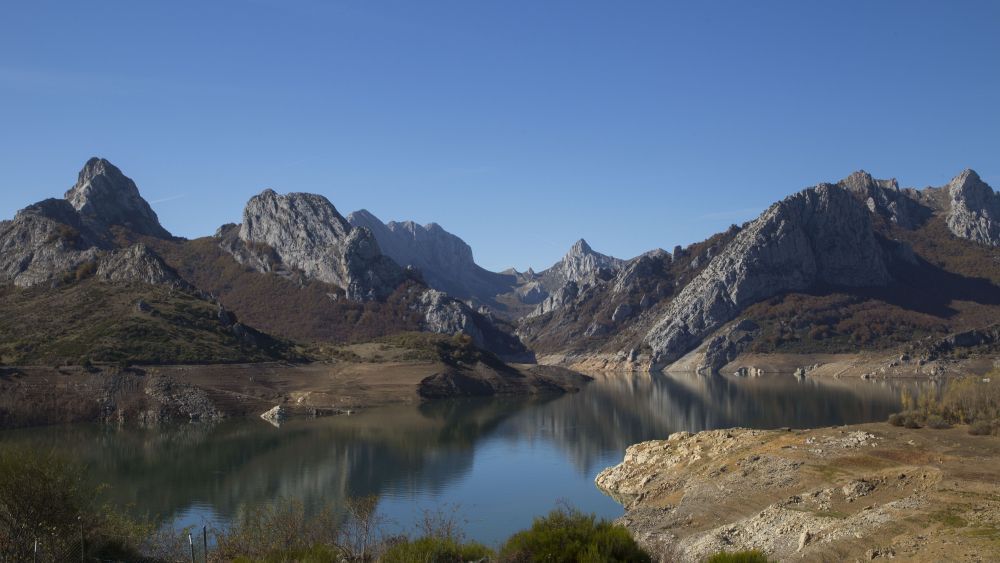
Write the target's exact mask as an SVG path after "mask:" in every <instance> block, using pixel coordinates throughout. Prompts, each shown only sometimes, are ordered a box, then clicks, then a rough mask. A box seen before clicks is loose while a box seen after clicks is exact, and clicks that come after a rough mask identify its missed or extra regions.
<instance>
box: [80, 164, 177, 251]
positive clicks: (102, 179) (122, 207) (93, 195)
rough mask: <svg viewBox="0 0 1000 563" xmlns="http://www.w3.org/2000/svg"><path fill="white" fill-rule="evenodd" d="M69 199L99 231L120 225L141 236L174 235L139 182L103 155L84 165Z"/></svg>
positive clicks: (81, 214) (91, 225)
mask: <svg viewBox="0 0 1000 563" xmlns="http://www.w3.org/2000/svg"><path fill="white" fill-rule="evenodd" d="M65 199H66V201H68V202H69V203H70V205H72V206H73V208H74V209H76V211H77V212H78V213H79V215H80V218H81V219H82V220H83V222H84V223H86V224H87V225H88V226H90V227H91V228H92V229H94V230H95V231H104V230H106V229H107V228H108V227H111V226H115V225H117V226H121V227H125V228H126V229H128V230H129V231H132V232H133V233H136V234H140V235H149V236H154V237H161V238H168V237H170V233H169V232H167V230H166V229H164V228H163V227H162V226H161V225H160V221H159V219H158V218H157V217H156V213H154V212H153V209H152V208H151V207H150V206H149V204H148V203H147V202H146V200H145V199H143V198H142V196H141V195H139V188H138V187H136V185H135V182H133V181H132V180H131V178H128V177H127V176H125V175H124V174H122V171H121V170H119V169H118V168H117V167H116V166H115V165H113V164H111V163H110V162H108V161H107V160H105V159H103V158H97V157H94V158H91V159H90V160H88V161H87V163H86V164H84V166H83V170H80V174H79V175H78V177H77V181H76V184H75V185H74V186H73V187H72V188H70V189H69V191H67V192H66V195H65Z"/></svg>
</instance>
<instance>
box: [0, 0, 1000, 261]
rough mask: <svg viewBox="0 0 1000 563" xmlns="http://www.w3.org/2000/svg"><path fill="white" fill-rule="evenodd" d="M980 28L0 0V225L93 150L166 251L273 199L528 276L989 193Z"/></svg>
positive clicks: (498, 5)
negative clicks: (862, 191)
mask: <svg viewBox="0 0 1000 563" xmlns="http://www.w3.org/2000/svg"><path fill="white" fill-rule="evenodd" d="M998 30H1000V2H985V1H984V2H964V1H956V2H933V3H932V2H916V1H910V0H906V1H899V2H887V1H879V2H872V1H863V2H812V1H809V2H802V1H790V2H746V1H739V2H659V1H657V2H638V1H636V2H610V1H607V2H583V1H566V2H554V1H553V2H548V1H541V2H539V1H534V0H532V1H492V2H486V1H475V2H469V1H466V0H462V1H454V2H436V1H430V0H428V1H423V0H421V1H419V2H415V1H409V0H408V1H400V2H381V1H360V0H359V1H354V2H326V1H284V0H256V1H241V2H235V1H231V2H223V1H212V2H202V1H199V2H184V1H176V0H175V1H152V0H149V1H142V2H136V1H134V0H128V1H124V0H91V1H86V2H81V1H79V0H73V1H66V2H46V1H41V0H39V1H32V2H11V3H8V4H7V5H5V6H4V9H3V15H2V17H0V169H2V171H3V175H2V179H0V217H3V218H8V217H11V216H13V214H14V213H15V211H16V210H17V209H19V208H21V207H23V206H25V205H26V204H28V203H31V202H34V201H36V200H39V199H42V198H45V197H50V196H61V195H62V193H63V191H64V190H65V189H67V188H68V187H69V186H70V185H71V184H72V183H73V181H74V180H75V177H76V172H77V170H78V169H79V168H80V167H81V166H82V164H83V162H84V161H85V160H86V159H87V158H88V157H90V156H92V155H100V156H104V157H106V158H108V159H110V160H111V161H112V162H114V163H116V164H117V165H119V166H120V167H121V168H122V169H123V170H124V171H125V173H126V174H128V175H129V176H131V177H132V178H134V179H135V180H136V182H137V183H138V184H139V187H140V189H141V190H142V192H143V194H144V195H145V196H146V197H147V199H149V200H150V201H151V202H154V208H155V209H156V211H157V213H158V214H159V215H160V218H161V221H162V222H163V224H164V226H166V227H167V228H168V229H169V230H170V231H171V232H173V233H174V234H177V235H181V236H186V237H197V236H204V235H208V234H211V233H212V232H214V230H215V228H216V227H217V226H218V225H220V224H222V223H225V222H237V221H239V218H240V214H241V210H242V207H243V204H244V203H245V202H246V200H247V199H248V198H249V197H250V196H251V195H253V194H255V193H257V192H259V191H260V190H262V189H263V188H266V187H273V188H274V189H276V190H278V191H282V192H284V191H309V192H316V193H321V194H324V195H326V196H327V197H329V198H330V200H331V201H333V202H334V204H335V205H336V206H337V208H338V209H339V210H340V211H341V212H342V213H344V214H346V213H348V212H350V211H353V210H355V209H358V208H367V209H369V210H371V211H372V212H374V213H375V214H376V215H378V216H379V217H381V218H382V219H383V220H389V219H397V220H403V219H413V220H416V221H419V222H429V221H436V222H438V223H440V224H441V225H443V226H444V227H445V228H446V229H448V230H451V231H452V232H454V233H456V234H458V235H460V236H461V237H463V238H464V239H465V240H466V241H467V242H469V244H471V245H472V247H473V249H474V252H475V254H476V258H477V260H478V261H479V262H480V263H481V264H482V265H483V266H485V267H488V268H492V269H502V268H505V267H508V266H517V267H518V268H520V269H524V268H526V267H527V266H529V265H530V266H534V267H535V268H536V269H538V268H542V267H545V266H548V265H549V264H551V263H552V262H554V261H555V260H557V259H558V258H559V257H560V256H561V255H562V254H563V253H564V252H565V251H566V249H568V247H569V246H570V245H571V244H572V243H573V241H574V240H576V239H577V238H580V237H584V238H586V239H587V240H588V241H589V242H590V243H591V245H592V246H593V247H594V248H595V249H597V250H600V251H603V252H607V253H610V254H614V255H617V256H621V257H629V256H633V255H636V254H638V253H640V252H643V251H645V250H648V249H651V248H655V247H664V248H667V249H670V248H671V247H673V245H675V244H687V243H690V242H693V241H697V240H701V239H703V238H704V237H706V236H707V235H710V234H711V233H713V232H716V231H718V230H720V229H723V228H725V227H726V226H728V225H729V224H730V223H733V222H742V221H744V220H747V219H750V218H752V217H754V216H756V215H757V213H759V212H760V211H761V210H762V209H764V208H765V207H766V206H767V205H768V204H769V203H771V202H772V201H774V200H777V199H779V198H781V197H783V196H785V195H787V194H789V193H791V192H793V191H796V190H798V189H800V188H803V187H806V186H809V185H813V184H815V183H817V182H820V181H833V180H837V179H839V178H842V177H844V176H846V175H847V174H849V173H850V172H851V171H853V170H856V169H859V168H864V169H866V170H869V171H870V172H872V173H873V174H875V175H876V176H879V177H896V178H898V179H899V181H900V182H901V183H902V184H903V185H910V186H918V187H922V186H926V185H940V184H943V183H945V182H947V181H948V179H950V178H951V177H952V176H953V175H955V174H957V173H958V172H959V171H960V170H962V169H963V168H966V167H972V168H975V169H976V170H978V171H979V173H980V175H982V176H983V178H984V179H985V180H986V181H987V182H989V183H990V184H991V185H993V186H994V187H995V188H1000V141H998V132H1000V33H998Z"/></svg>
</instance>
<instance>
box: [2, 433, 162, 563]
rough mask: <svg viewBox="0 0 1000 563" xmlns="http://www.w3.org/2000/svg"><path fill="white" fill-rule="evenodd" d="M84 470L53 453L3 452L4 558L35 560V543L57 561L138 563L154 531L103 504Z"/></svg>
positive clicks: (16, 449) (7, 450)
mask: <svg viewBox="0 0 1000 563" xmlns="http://www.w3.org/2000/svg"><path fill="white" fill-rule="evenodd" d="M83 476H84V471H83V468H82V467H79V466H77V465H76V464H74V463H71V462H69V461H68V460H65V459H62V458H60V457H58V456H56V455H54V454H52V453H42V452H38V451H35V450H32V449H22V448H14V447H4V448H0V560H4V561H10V560H13V561H29V560H31V559H32V551H33V548H34V542H35V540H38V541H39V543H40V544H41V545H43V546H45V548H46V550H47V553H48V554H49V555H50V556H53V557H55V558H61V555H69V554H79V553H80V537H81V535H82V536H83V538H84V546H85V548H84V555H85V556H86V557H87V558H88V559H91V558H100V559H116V560H120V559H129V560H132V559H135V558H136V556H137V554H138V546H139V545H140V544H142V543H143V542H144V541H145V540H146V539H147V538H148V537H149V535H150V533H151V531H152V528H151V527H149V526H145V525H142V524H139V523H136V522H133V521H132V520H130V519H128V518H126V517H124V516H122V515H120V514H119V513H116V512H114V511H112V510H110V509H109V508H108V507H106V506H104V505H102V504H100V503H99V494H98V493H99V491H100V489H99V488H98V487H96V486H93V485H91V484H89V483H88V482H87V481H86V480H85V479H84V477H83Z"/></svg>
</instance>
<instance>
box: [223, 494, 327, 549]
mask: <svg viewBox="0 0 1000 563" xmlns="http://www.w3.org/2000/svg"><path fill="white" fill-rule="evenodd" d="M337 531H338V530H337V526H336V524H335V521H334V519H333V516H332V513H331V512H330V511H329V510H325V511H323V512H321V513H320V514H318V515H315V516H308V517H307V516H306V513H305V508H304V507H303V505H302V502H300V501H297V500H295V501H291V500H279V501H277V502H275V503H274V504H267V505H259V506H254V507H251V508H243V509H242V510H240V512H239V513H238V514H237V516H236V518H235V520H234V521H233V523H232V525H231V526H230V527H229V529H227V530H225V531H218V530H215V531H214V535H215V541H216V545H217V546H218V547H217V549H216V556H217V557H219V558H221V559H222V560H223V561H231V560H237V559H238V558H240V557H243V558H249V559H248V560H252V561H259V560H267V559H269V558H270V559H278V560H290V559H287V557H289V554H291V553H305V552H308V551H313V550H314V548H316V547H317V546H324V545H335V543H336V539H337Z"/></svg>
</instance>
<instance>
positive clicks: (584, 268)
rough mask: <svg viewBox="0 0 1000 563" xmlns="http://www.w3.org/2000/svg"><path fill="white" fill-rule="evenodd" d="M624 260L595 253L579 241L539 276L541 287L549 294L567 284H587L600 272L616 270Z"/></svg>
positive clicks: (585, 243)
mask: <svg viewBox="0 0 1000 563" xmlns="http://www.w3.org/2000/svg"><path fill="white" fill-rule="evenodd" d="M624 263H625V261H624V260H621V259H619V258H614V257H612V256H607V255H605V254H601V253H600V252H597V251H595V250H594V249H593V248H591V247H590V245H589V244H587V241H585V240H583V239H580V240H578V241H576V242H575V243H573V246H572V247H570V249H569V251H568V252H567V253H566V255H565V256H563V257H562V260H560V261H558V262H556V263H555V264H553V265H552V267H551V268H549V269H548V270H545V271H544V272H542V273H541V274H540V276H541V282H542V285H543V286H544V287H545V289H546V290H548V291H549V292H550V293H551V292H554V291H556V290H558V289H559V288H561V287H562V286H563V285H565V284H566V283H567V282H588V281H593V280H594V279H596V278H597V276H598V273H599V272H600V271H601V270H618V269H620V268H621V267H622V265H623V264H624Z"/></svg>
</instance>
